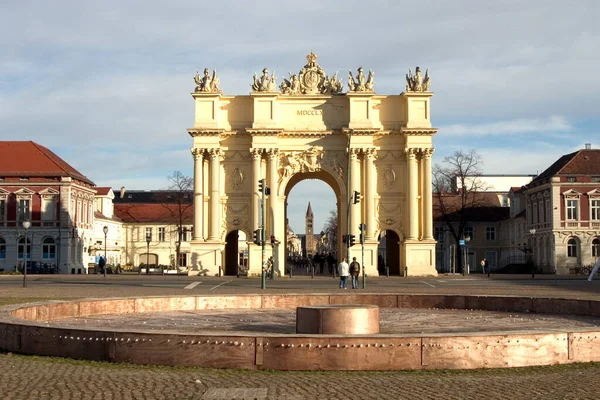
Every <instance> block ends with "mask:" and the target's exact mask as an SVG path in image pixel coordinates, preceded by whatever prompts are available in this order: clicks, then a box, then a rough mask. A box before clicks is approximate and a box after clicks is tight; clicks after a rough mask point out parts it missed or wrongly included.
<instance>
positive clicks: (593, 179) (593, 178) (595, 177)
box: [592, 176, 600, 182]
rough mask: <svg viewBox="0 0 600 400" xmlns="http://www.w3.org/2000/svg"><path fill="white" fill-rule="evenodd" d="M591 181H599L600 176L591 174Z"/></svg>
mask: <svg viewBox="0 0 600 400" xmlns="http://www.w3.org/2000/svg"><path fill="white" fill-rule="evenodd" d="M592 182H600V176H592Z"/></svg>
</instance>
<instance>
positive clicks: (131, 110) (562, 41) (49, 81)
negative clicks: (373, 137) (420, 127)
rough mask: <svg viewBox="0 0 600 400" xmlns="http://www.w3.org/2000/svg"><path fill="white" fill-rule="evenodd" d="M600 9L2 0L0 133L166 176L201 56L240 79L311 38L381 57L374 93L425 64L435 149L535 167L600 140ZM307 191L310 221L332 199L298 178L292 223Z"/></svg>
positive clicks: (94, 163)
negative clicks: (428, 81)
mask: <svg viewBox="0 0 600 400" xmlns="http://www.w3.org/2000/svg"><path fill="white" fill-rule="evenodd" d="M598 21H600V2H598V1H597V0H576V1H573V2H565V1H554V0H531V1H527V2H524V1H512V0H496V1H491V0H490V1H481V0H473V1H466V0H454V1H442V0H439V1H417V2H415V1H404V0H402V1H399V0H390V1H378V0H371V1H369V2H366V1H360V2H358V1H353V0H343V1H332V0H330V1H324V0H318V1H316V0H304V1H301V2H298V1H295V2H291V1H282V0H279V1H277V0H274V1H261V0H254V1H251V2H244V1H233V0H220V1H211V2H207V1H200V0H194V1H187V0H177V1H155V0H145V1H127V0H122V1H104V2H92V1H81V0H77V1H62V0H55V1H51V2H48V1H28V0H20V1H10V0H0V140H32V141H35V142H37V143H40V144H42V145H44V146H46V147H48V148H50V149H51V150H52V151H54V152H55V153H56V154H58V155H59V156H60V157H62V158H63V159H64V160H65V161H67V162H68V163H69V164H71V165H72V166H73V167H75V168H76V169H77V170H79V171H80V172H82V173H83V174H84V175H86V176H87V177H88V178H90V179H91V180H92V181H93V182H95V183H96V185H97V186H111V187H113V188H120V187H121V186H125V187H126V188H127V189H137V190H151V189H166V188H167V187H168V186H169V182H168V179H167V177H168V176H170V175H172V173H173V172H174V171H181V172H182V173H184V174H186V175H188V176H192V175H193V160H192V157H191V155H190V151H189V149H190V147H191V144H192V140H191V138H190V136H189V135H188V133H187V131H186V129H187V128H190V127H191V126H192V125H193V118H194V110H193V108H194V103H193V99H192V98H191V96H190V92H192V91H193V89H194V86H195V85H194V82H193V76H194V75H195V73H196V71H198V70H199V71H202V70H203V69H204V68H205V67H209V68H210V69H211V70H212V69H213V68H216V69H217V71H218V74H219V77H220V79H221V88H222V89H223V92H224V93H226V94H231V95H234V94H240V95H244V94H248V92H249V90H250V88H249V85H250V83H251V82H252V75H253V74H254V72H257V73H260V71H261V70H262V68H264V67H265V66H267V67H269V69H270V70H275V71H294V72H295V71H297V70H299V69H300V68H301V67H302V66H303V65H304V64H305V62H306V60H305V56H306V54H307V53H308V52H309V51H310V50H312V51H314V52H315V53H316V54H317V55H318V56H319V59H318V63H319V64H320V65H321V66H322V67H323V68H324V69H325V71H326V72H327V73H333V72H335V71H341V72H343V73H345V71H347V70H349V69H351V70H356V68H357V67H358V66H363V67H364V68H365V69H366V70H369V69H372V70H373V71H375V92H376V93H378V94H399V93H400V92H402V91H403V90H404V86H405V79H404V76H405V74H406V73H407V72H408V68H412V69H413V71H414V68H415V67H416V66H420V67H421V68H422V69H423V70H425V69H429V73H430V75H431V82H432V84H431V91H433V92H434V96H433V98H432V104H431V107H432V110H431V119H432V123H433V126H434V127H436V128H438V129H439V131H438V133H437V134H436V135H435V137H434V139H433V144H434V147H435V153H434V157H433V162H434V163H441V162H443V159H444V157H446V156H448V155H450V154H452V153H453V152H454V151H456V150H462V151H470V150H473V149H474V150H476V151H477V152H478V153H479V154H480V155H481V156H482V157H483V172H484V173H485V174H537V173H540V172H542V171H543V170H544V169H546V168H547V167H548V166H549V165H550V164H552V162H553V161H555V160H556V159H557V158H558V157H560V156H561V155H563V154H567V153H570V152H572V151H575V150H578V149H581V148H583V147H584V145H585V144H586V143H590V144H591V145H592V147H593V148H600V113H599V112H598V108H599V106H600V79H599V78H598V73H599V71H600V51H599V49H600V24H599V23H598ZM278 75H279V74H278ZM342 75H343V74H342ZM280 81H281V76H279V77H278V82H280ZM309 201H310V202H311V206H312V210H313V212H314V214H315V232H319V230H320V227H322V225H323V223H324V222H325V220H326V218H327V217H328V215H329V211H330V210H332V209H334V208H335V196H334V194H333V190H332V189H331V188H330V187H329V186H327V185H326V184H325V183H323V182H320V181H302V182H300V183H299V184H298V185H296V186H295V187H294V188H293V189H292V191H291V192H290V197H289V199H288V204H289V205H288V217H289V222H290V225H291V227H292V229H293V230H294V231H295V232H297V233H303V232H304V214H305V212H306V207H307V205H308V202H309Z"/></svg>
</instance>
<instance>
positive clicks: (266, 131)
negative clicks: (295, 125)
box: [246, 128, 283, 136]
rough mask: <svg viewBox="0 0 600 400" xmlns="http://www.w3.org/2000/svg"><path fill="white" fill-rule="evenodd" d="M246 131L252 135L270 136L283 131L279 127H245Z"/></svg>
mask: <svg viewBox="0 0 600 400" xmlns="http://www.w3.org/2000/svg"><path fill="white" fill-rule="evenodd" d="M246 132H248V133H249V134H250V135H252V136H272V135H278V134H280V133H281V132H283V129H281V128H264V129H253V128H250V129H246Z"/></svg>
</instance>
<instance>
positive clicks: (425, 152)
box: [419, 147, 434, 159]
mask: <svg viewBox="0 0 600 400" xmlns="http://www.w3.org/2000/svg"><path fill="white" fill-rule="evenodd" d="M433 152H434V149H433V147H425V148H422V149H420V152H419V153H420V156H421V158H424V159H430V158H431V156H433Z"/></svg>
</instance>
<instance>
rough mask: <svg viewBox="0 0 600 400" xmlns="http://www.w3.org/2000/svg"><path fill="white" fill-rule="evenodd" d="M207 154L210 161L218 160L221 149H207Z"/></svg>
mask: <svg viewBox="0 0 600 400" xmlns="http://www.w3.org/2000/svg"><path fill="white" fill-rule="evenodd" d="M207 152H208V155H209V157H210V158H211V160H214V159H215V158H219V157H220V156H221V149H218V148H215V149H208V150H207Z"/></svg>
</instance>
